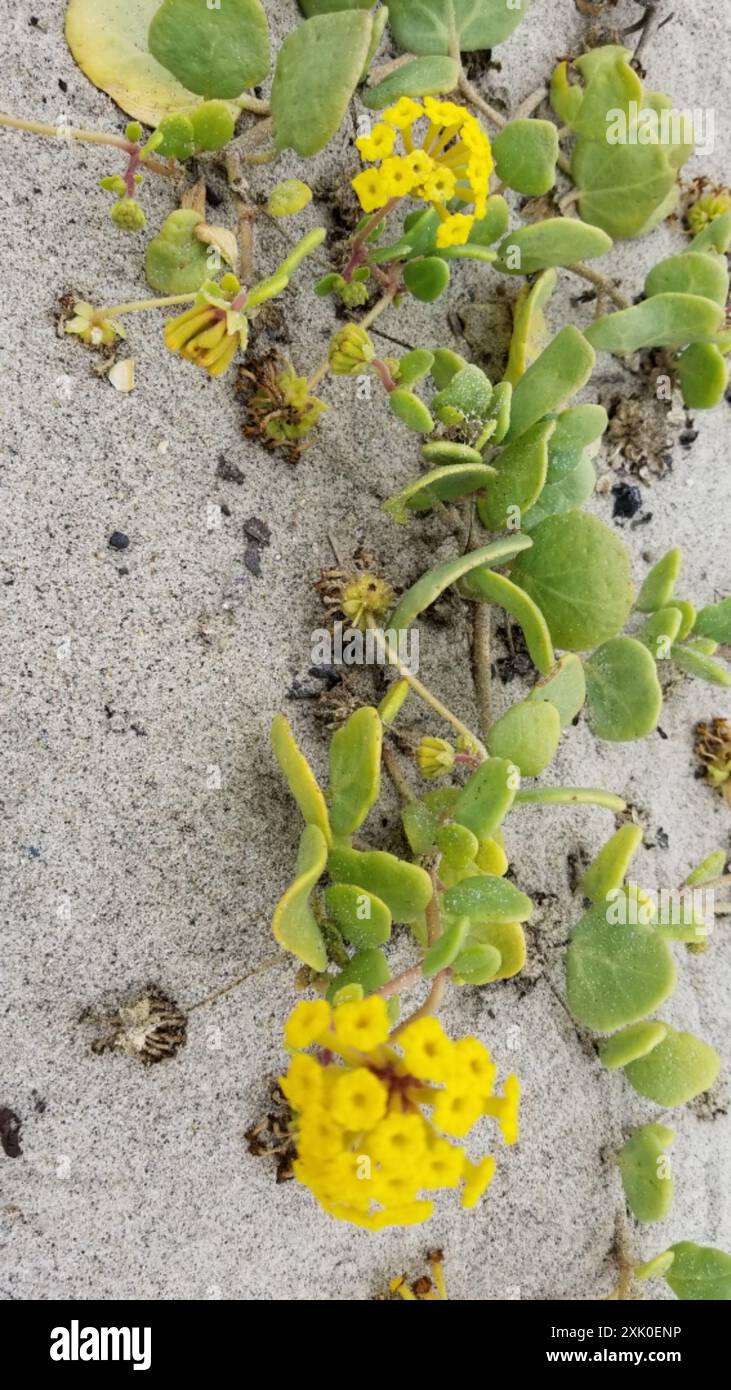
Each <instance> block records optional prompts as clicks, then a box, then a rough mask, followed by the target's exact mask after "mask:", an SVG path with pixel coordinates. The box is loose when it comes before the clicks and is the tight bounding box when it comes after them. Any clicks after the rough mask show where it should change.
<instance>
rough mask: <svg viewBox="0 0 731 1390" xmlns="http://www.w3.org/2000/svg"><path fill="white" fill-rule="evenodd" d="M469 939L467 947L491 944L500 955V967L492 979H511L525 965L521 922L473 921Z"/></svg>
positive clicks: (523, 935)
mask: <svg viewBox="0 0 731 1390" xmlns="http://www.w3.org/2000/svg"><path fill="white" fill-rule="evenodd" d="M468 941H469V946H468V948H467V949H471V948H472V947H473V946H491V947H492V948H493V950H495V951H497V953H498V955H499V956H500V968H499V970H497V972H496V973H494V974H491V975H490V980H496V981H497V980H509V979H511V977H512V976H513V975H517V974H518V972H519V971H520V970H522V969H523V966H524V965H525V957H526V948H525V932H524V931H523V928H522V927H521V925H520V922H477V923H474V922H473V924H472V928H471V930H470V935H469V938H468ZM460 959H461V958H460ZM474 983H475V984H478V983H481V981H478V980H475V981H474Z"/></svg>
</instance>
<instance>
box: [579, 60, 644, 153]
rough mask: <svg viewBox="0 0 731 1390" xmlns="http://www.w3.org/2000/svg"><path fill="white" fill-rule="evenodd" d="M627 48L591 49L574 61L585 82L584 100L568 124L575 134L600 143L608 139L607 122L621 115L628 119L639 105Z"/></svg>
mask: <svg viewBox="0 0 731 1390" xmlns="http://www.w3.org/2000/svg"><path fill="white" fill-rule="evenodd" d="M631 57H632V54H631V52H630V51H629V50H628V49H626V48H625V49H622V48H620V47H619V46H615V45H613V44H607V45H605V46H604V47H603V48H599V49H593V50H592V51H591V52H590V53H586V54H583V55H582V56H581V57H579V58H576V59H574V67H576V68H578V69H579V71H580V73H581V75H582V77H584V79H585V81H586V86H585V89H584V99H583V101H582V102H581V105H580V106H579V108H578V110H577V112H576V114H575V116H574V119H573V121H572V126H573V129H574V130H575V131H576V133H577V134H578V135H585V136H587V137H588V138H589V139H591V140H596V141H598V142H600V143H602V144H604V143H606V142H607V141H608V140H609V139H610V135H611V119H610V116H609V113H610V112H611V116H612V118H614V119H616V116H617V113H619V112H621V113H622V114H623V115H624V116H625V119H626V120H627V119H628V118H629V117H630V114H631V112H632V109H633V107H635V108H637V107H640V106H641V104H642V83H641V81H640V79H639V77H638V76H637V73H636V72H635V71H634V70H633V69H632V68H631V67H630V65H629V62H628V59H629V58H631Z"/></svg>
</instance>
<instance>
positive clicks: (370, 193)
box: [352, 169, 389, 212]
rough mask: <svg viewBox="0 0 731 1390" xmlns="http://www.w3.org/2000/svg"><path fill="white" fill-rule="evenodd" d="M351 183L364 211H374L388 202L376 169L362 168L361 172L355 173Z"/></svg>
mask: <svg viewBox="0 0 731 1390" xmlns="http://www.w3.org/2000/svg"><path fill="white" fill-rule="evenodd" d="M352 183H353V188H354V189H355V192H356V194H357V196H358V201H359V203H360V205H361V207H362V209H363V211H364V212H375V211H376V209H377V208H382V207H383V206H384V204H385V203H387V202H388V196H389V195H388V193H386V192H385V191H384V187H383V179H382V178H381V175H380V172H379V170H378V169H364V170H363V172H362V174H356V176H355V178H354V179H353V180H352Z"/></svg>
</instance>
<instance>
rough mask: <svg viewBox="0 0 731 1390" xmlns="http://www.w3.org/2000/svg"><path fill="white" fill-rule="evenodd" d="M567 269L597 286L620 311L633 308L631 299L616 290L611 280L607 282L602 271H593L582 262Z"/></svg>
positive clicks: (575, 263) (577, 262) (568, 266)
mask: <svg viewBox="0 0 731 1390" xmlns="http://www.w3.org/2000/svg"><path fill="white" fill-rule="evenodd" d="M566 269H567V270H570V271H571V273H572V274H573V275H580V276H581V279H582V280H588V281H589V284H590V285H595V286H596V288H597V289H598V290H601V291H602V294H605V295H606V296H607V298H608V299H611V301H612V303H613V304H614V305H616V307H617V308H618V309H631V308H632V305H631V303H630V301H629V299H625V296H624V295H623V294H620V292H619V290H616V289H615V288H614V285H613V284H612V282H611V280H607V278H606V276H605V275H602V274H601V273H600V271H598V270H592V268H591V266H588V265H584V264H583V262H581V261H575V262H574V264H573V265H567V266H566Z"/></svg>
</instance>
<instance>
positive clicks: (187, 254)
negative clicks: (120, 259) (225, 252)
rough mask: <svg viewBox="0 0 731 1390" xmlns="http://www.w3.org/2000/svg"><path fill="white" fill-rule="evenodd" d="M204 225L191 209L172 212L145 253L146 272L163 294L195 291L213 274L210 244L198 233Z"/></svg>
mask: <svg viewBox="0 0 731 1390" xmlns="http://www.w3.org/2000/svg"><path fill="white" fill-rule="evenodd" d="M202 225H203V218H202V217H201V215H200V213H198V212H194V211H193V209H192V208H178V209H177V210H176V211H175V212H171V213H170V215H169V216H168V217H166V218H165V221H164V222H163V224H162V227H161V228H160V231H159V232H158V234H157V236H156V237H153V238H152V241H150V242H148V245H147V250H146V252H145V275H146V276H147V282H148V284H149V285H151V286H152V288H153V290H160V291H161V293H162V294H194V293H195V292H196V290H199V289H200V288H201V285H203V284H205V282H206V280H207V279H208V278H209V276H210V271H209V268H208V247H207V246H206V245H205V244H204V243H203V242H202V241H201V240H200V238H199V237H198V236H196V228H197V227H199V226H202Z"/></svg>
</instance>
